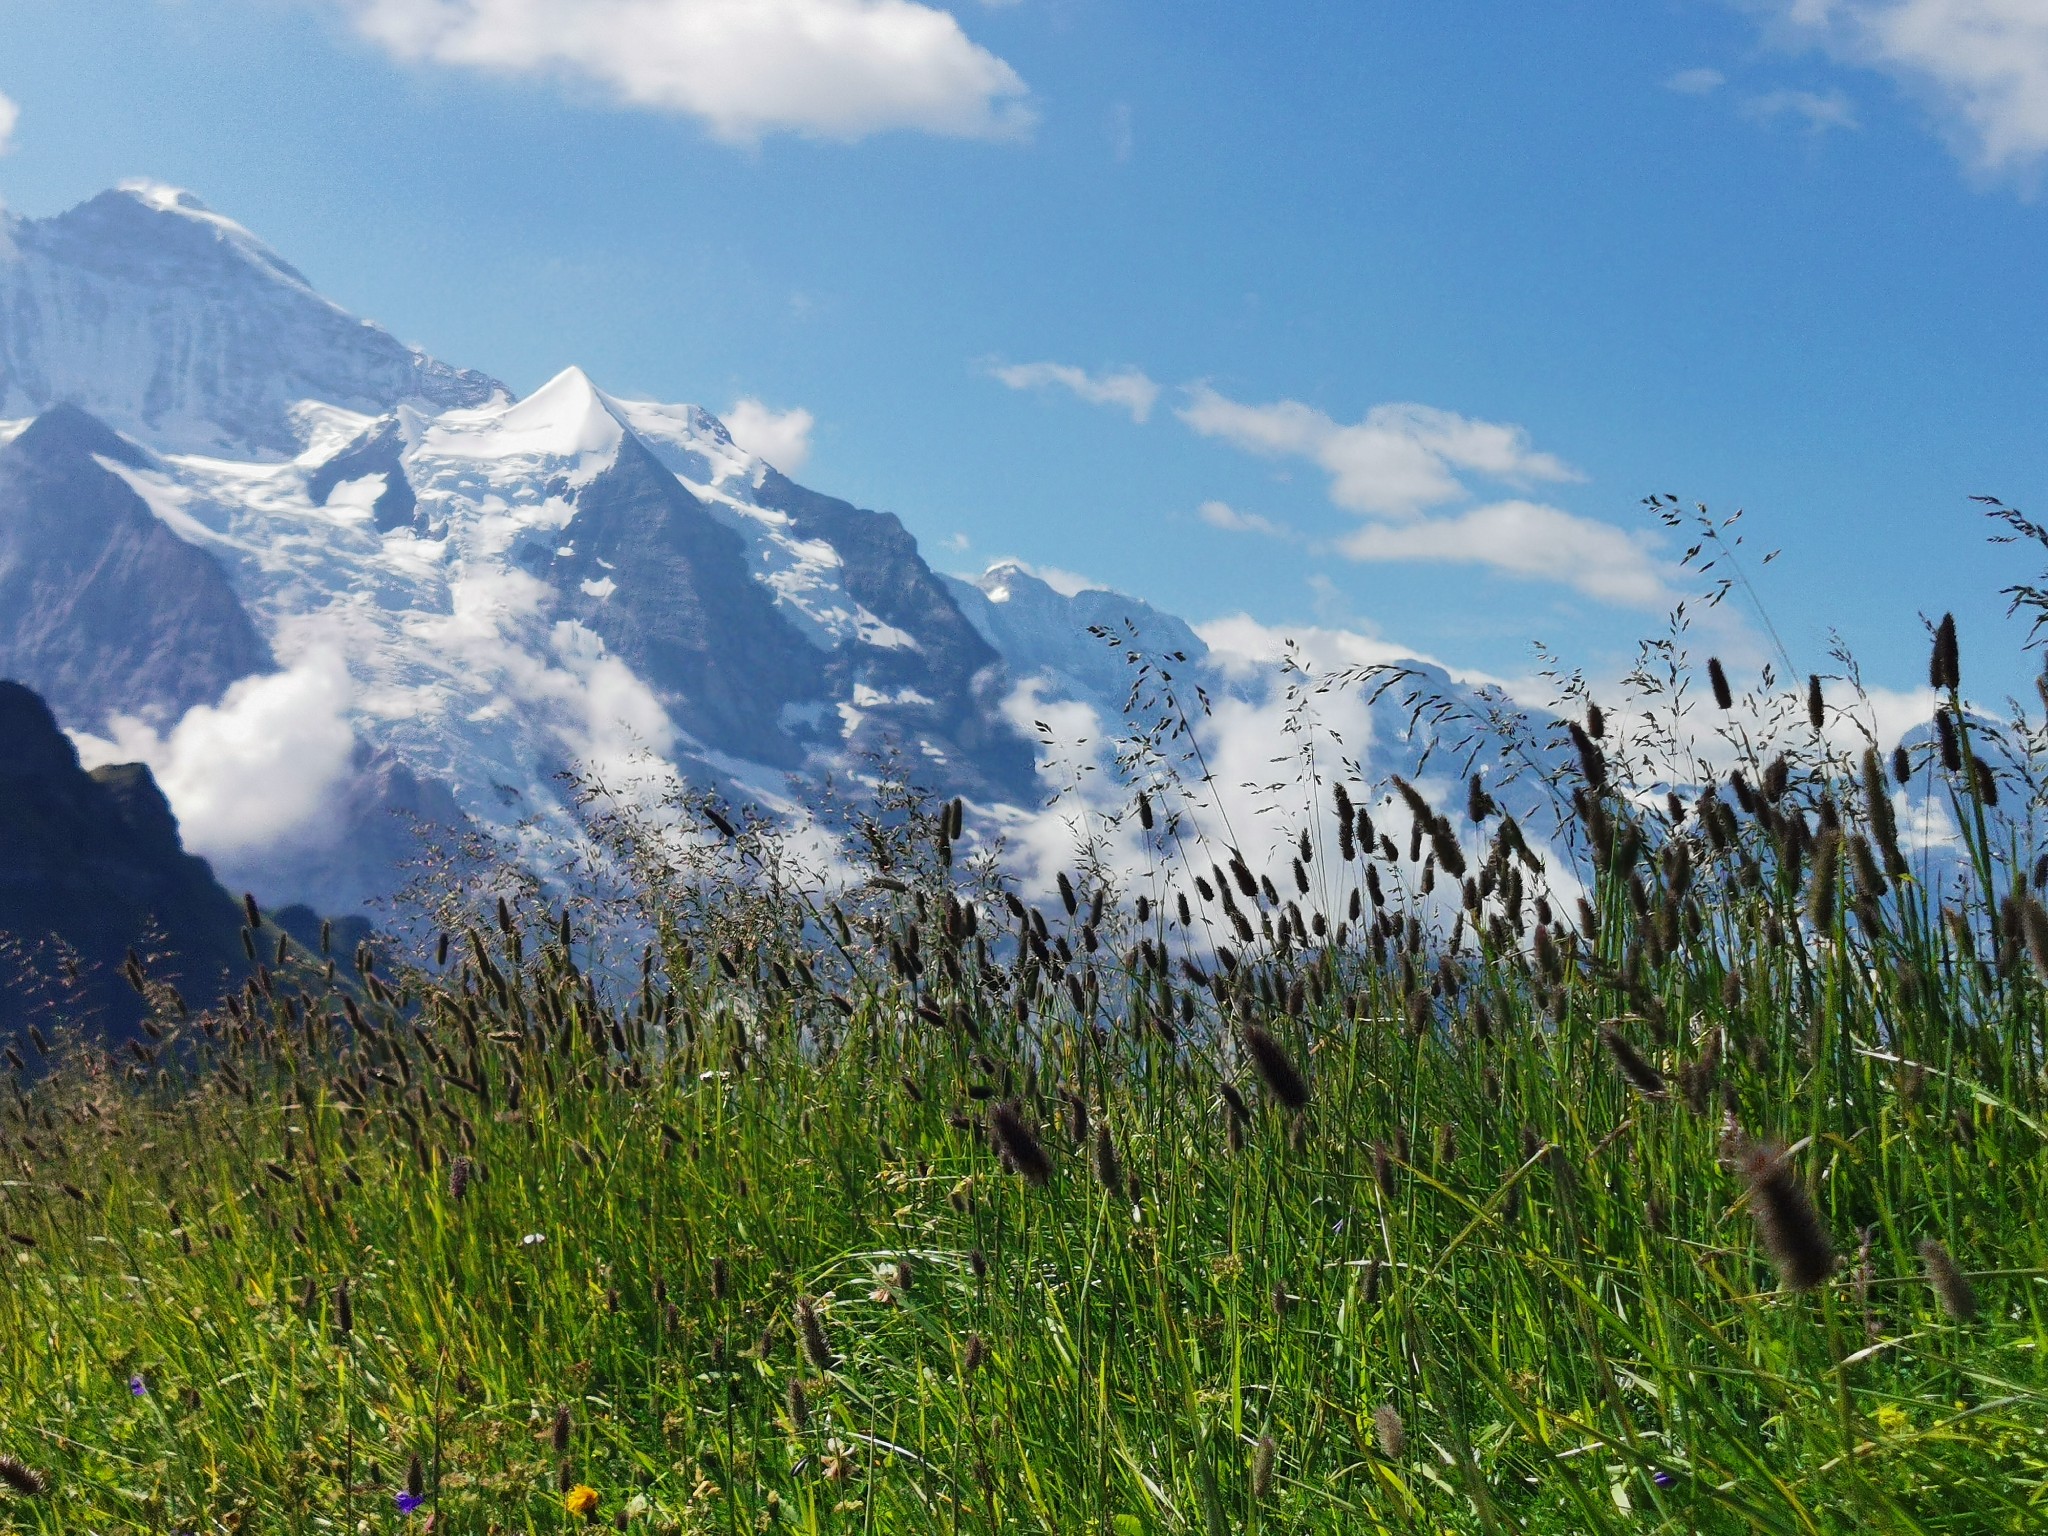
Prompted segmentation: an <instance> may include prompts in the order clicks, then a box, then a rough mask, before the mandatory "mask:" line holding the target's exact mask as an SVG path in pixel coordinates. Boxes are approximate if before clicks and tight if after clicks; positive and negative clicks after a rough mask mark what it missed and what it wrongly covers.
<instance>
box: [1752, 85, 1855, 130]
mask: <svg viewBox="0 0 2048 1536" xmlns="http://www.w3.org/2000/svg"><path fill="white" fill-rule="evenodd" d="M1742 115H1743V116H1744V117H1748V118H1754V119H1755V120H1756V121H1757V122H1760V123H1768V122H1774V121H1776V120H1778V119H1780V118H1785V117H1792V118H1797V119H1799V120H1800V121H1801V122H1803V123H1805V125H1806V126H1807V127H1808V128H1809V129H1811V130H1812V131H1813V132H1815V133H1826V132H1827V131H1828V130H1829V129H1831V128H1860V127H1862V126H1863V125H1862V124H1861V123H1859V122H1858V121H1857V120H1856V107H1855V104H1854V103H1853V102H1851V101H1850V100H1849V98H1848V97H1847V96H1845V95H1843V94H1842V92H1840V91H1825V92H1823V91H1794V90H1782V91H1766V92H1764V93H1763V94H1762V95H1760V96H1751V97H1749V98H1748V99H1747V100H1745V101H1744V102H1743V103H1742Z"/></svg>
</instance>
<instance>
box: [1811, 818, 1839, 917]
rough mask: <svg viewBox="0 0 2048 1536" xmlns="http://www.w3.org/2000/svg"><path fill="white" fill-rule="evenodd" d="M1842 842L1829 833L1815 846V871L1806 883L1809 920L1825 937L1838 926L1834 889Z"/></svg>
mask: <svg viewBox="0 0 2048 1536" xmlns="http://www.w3.org/2000/svg"><path fill="white" fill-rule="evenodd" d="M1841 847H1842V839H1841V837H1840V836H1839V835H1838V834H1835V833H1828V834H1826V835H1825V836H1823V837H1822V838H1821V839H1820V840H1819V842H1817V843H1816V844H1815V845H1814V850H1813V871H1812V873H1811V874H1810V875H1808V877H1807V882H1806V917H1807V920H1808V921H1809V922H1811V923H1812V924H1813V926H1814V929H1815V931H1816V932H1818V933H1820V934H1822V935H1826V934H1828V933H1830V932H1832V931H1833V930H1834V926H1835V894H1836V891H1835V888H1836V886H1837V884H1838V883H1839V881H1838V879H1837V873H1838V870H1837V866H1838V864H1839V862H1840V855H1841Z"/></svg>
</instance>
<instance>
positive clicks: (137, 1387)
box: [128, 1371, 149, 1397]
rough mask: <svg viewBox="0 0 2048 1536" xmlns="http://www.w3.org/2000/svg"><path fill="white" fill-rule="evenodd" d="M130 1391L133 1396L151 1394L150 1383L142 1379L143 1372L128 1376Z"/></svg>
mask: <svg viewBox="0 0 2048 1536" xmlns="http://www.w3.org/2000/svg"><path fill="white" fill-rule="evenodd" d="M128 1392H129V1395H130V1396H133V1397H147V1396H149V1383H148V1382H146V1381H144V1380H143V1379H142V1372H140V1371H137V1372H136V1373H135V1374H134V1375H133V1376H130V1377H129V1378H128Z"/></svg>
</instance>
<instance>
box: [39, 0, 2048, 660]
mask: <svg viewBox="0 0 2048 1536" xmlns="http://www.w3.org/2000/svg"><path fill="white" fill-rule="evenodd" d="M821 39H822V40H823V41H821ZM0 95H4V97H5V98H6V99H7V100H8V101H9V102H11V103H12V104H13V105H14V107H15V108H17V109H18V116H17V117H16V118H15V120H14V121H13V122H12V123H11V132H8V133H7V134H6V137H7V138H8V141H9V149H8V152H7V153H6V155H5V157H4V158H0V199H4V201H5V203H6V204H7V206H8V207H10V208H12V209H14V210H15V211H17V212H20V213H24V214H30V215H42V214H47V213H52V212H55V211H58V210H59V209H61V208H63V207H66V206H69V205H70V204H72V203H74V202H77V201H79V200H81V199H83V198H85V197H87V196H89V195H91V194H92V193H93V192H94V191H96V190H99V189H100V188H102V187H105V186H107V185H110V184H112V183H113V182H115V181H117V180H120V179H122V178H125V177H130V176H149V177H154V178H158V179H161V180H165V181H170V182H175V183H177V184H179V185H182V186H187V187H190V188H192V189H193V190H194V191H196V192H198V193H199V194H200V195H201V196H202V197H203V198H205V199H206V201H207V202H208V203H209V204H211V205H212V206H213V207H215V208H217V209H219V210H220V211H222V212H224V213H227V214H230V215H231V216H233V217H235V218H237V219H240V220H241V221H242V222H244V223H245V224H247V225H249V226H250V227H251V228H252V229H254V230H255V231H256V232H257V233H258V234H260V235H261V236H263V237H264V238H265V239H266V240H268V241H269V242H271V243H272V244H273V245H274V246H276V247H277V248H278V249H279V250H280V251H281V252H282V253H283V254H284V255H285V256H286V257H288V258H289V259H290V260H292V261H293V262H295V263H296V264H297V265H298V266H300V268H301V269H302V270H304V271H305V272H306V273H307V274H308V276H309V277H310V278H311V279H312V280H313V281H314V283H315V284H316V285H317V286H319V287H320V288H322V289H323V290H324V291H325V292H327V293H329V294H330V295H332V296H333V297H334V298H336V299H337V300H339V301H340V302H342V303H343V304H345V305H347V306H348V307H350V308H351V309H354V310H357V311H359V312H361V313H363V314H366V315H368V316H371V317H373V318H375V319H377V320H380V321H382V322H383V323H385V324H386V325H388V326H389V327H390V328H391V329H393V330H394V331H396V332H397V333H399V334H400V335H401V336H403V337H404V338H406V339H407V340H409V341H413V342H416V343H419V344H421V345H423V346H425V347H426V348H428V349H429V350H430V351H432V352H434V353H436V354H437V355H439V356H442V357H444V358H447V359H449V360H450V361H453V362H457V363H460V364H464V365H468V366H473V367H479V368H483V369H486V370H488V371H490V372H493V373H495V374H497V375H498V376H500V377H501V378H503V379H505V380H506V381H507V382H508V383H510V384H511V385H512V386H513V387H514V388H515V389H519V390H522V391H524V390H528V389H531V388H533V387H534V386H535V385H537V384H539V383H540V382H542V381H543V380H545V379H546V378H547V377H549V376H550V375H552V374H553V373H554V372H556V371H557V370H558V369H560V368H561V367H563V366H566V365H568V364H570V363H576V364H580V365H581V366H583V367H584V368H585V369H586V370H587V371H588V372H589V373H590V374H591V375H592V376H593V377H594V378H595V379H596V380H597V381H598V382H599V383H600V384H601V385H603V386H604V387H605V388H607V389H610V390H611V391H613V392H614V393H618V394H627V395H646V396H654V397H658V398H662V399H668V400H692V401H696V402H699V403H702V404H704V405H707V406H709V407H711V408H712V409H714V410H718V411H721V412H723V411H726V410H727V409H728V408H729V407H731V406H732V405H733V404H734V403H735V402H737V401H740V400H752V401H758V402H761V403H762V405H763V409H761V410H758V411H749V412H746V413H742V414H743V415H744V416H748V417H750V418H752V419H754V420H755V421H756V428H755V430H756V431H757V432H759V433H762V434H763V440H764V441H766V442H770V443H773V444H775V445H776V452H780V453H782V454H784V455H785V456H787V457H788V458H790V459H792V460H801V461H802V462H801V465H800V473H799V477H800V478H802V479H803V480H805V481H806V482H807V483H810V484H813V485H815V486H817V487H819V488H820V489H823V490H827V491H830V492H833V493H835V494H839V495H843V496H846V497H848V498H850V499H852V500H855V501H858V502H860V503H862V504H864V505H870V506H877V507H884V508H888V509H890V510H893V511H896V512H898V513H899V514H900V515H901V516H902V517H903V519H904V521H905V522H906V524H908V526H909V527H910V528H911V529H912V531H913V532H915V533H916V534H917V535H918V536H919V538H920V539H921V540H922V541H923V542H924V544H925V546H926V548H927V551H928V552H929V553H930V554H931V556H932V558H933V559H934V562H935V563H937V564H940V565H942V566H947V567H950V568H955V569H971V568H976V567H978V566H979V565H981V564H983V563H985V562H986V561H988V560H991V559H994V558H996V557H999V556H1017V557H1021V558H1023V559H1025V560H1028V561H1030V562H1033V563H1034V564H1036V565H1039V566H1043V567H1056V568H1059V569H1062V570H1066V571H1072V572H1079V573H1082V574H1084V575H1086V576H1088V577H1091V578H1094V579H1097V580H1099V581H1102V582H1104V583H1107V584H1109V585H1113V586H1117V587H1120V588H1123V589H1125V590H1128V591H1131V592H1133V593H1136V594H1138V595H1140V596H1143V597H1145V598H1147V599H1149V600H1151V601H1153V602H1156V603H1158V604H1160V605H1162V606H1165V607H1168V608H1171V609H1173V610H1175V611H1178V612H1181V613H1183V614H1185V615H1187V616H1188V617H1190V618H1194V619H1197V620H1200V619H1208V618H1214V617H1218V616H1221V615H1225V614H1230V613H1235V612H1239V611H1242V612H1246V613H1249V614H1250V615H1252V616H1253V617H1254V618H1256V619H1258V620H1259V621H1261V622H1262V623H1265V624H1268V625H1272V626H1275V627H1278V628H1281V629H1290V628H1293V627H1297V626H1310V625H1323V626H1342V627H1349V628H1352V629H1356V630H1360V631H1363V632H1365V633H1369V634H1379V635H1383V636H1385V637H1387V638H1389V639H1392V640H1394V641H1398V642H1400V643H1402V644H1406V645H1412V646H1414V647H1417V648H1419V649H1421V650H1424V651H1427V652H1429V653H1431V654H1434V655H1436V656H1439V657H1442V658H1444V659H1446V660H1450V661H1453V662H1458V663H1463V664H1465V665H1468V666H1473V667H1477V668H1483V669H1486V670H1489V671H1492V672H1495V673H1499V674H1506V675H1515V674H1521V673H1524V672H1526V671H1528V670H1529V668H1530V665H1531V660H1530V657H1531V652H1530V641H1532V640H1534V639H1541V640H1544V641H1547V642H1548V643H1549V644H1550V645H1551V646H1552V647H1553V648H1555V649H1556V650H1558V651H1559V652H1561V653H1562V654H1563V655H1564V656H1566V657H1567V658H1568V659H1570V660H1572V661H1576V662H1582V663H1584V664H1586V665H1587V666H1588V667H1589V668H1591V669H1593V670H1595V671H1607V672H1611V671H1613V670H1616V669H1617V668H1618V667H1619V666H1620V665H1621V664H1622V663H1623V661H1624V660H1625V658H1626V655H1627V651H1628V647H1629V643H1630V641H1631V640H1632V638H1633V637H1635V636H1637V635H1639V634H1642V633H1646V632H1651V631H1654V630H1656V629H1658V628H1659V627H1660V625H1661V622H1662V612H1663V609H1664V607H1665V606H1666V605H1667V604H1668V602H1669V601H1670V600H1671V598H1672V597H1673V596H1674V595H1675V594H1677V593H1678V592H1680V591H1682V590H1684V589H1685V588H1686V586H1687V583H1686V580H1685V578H1684V577H1683V576H1682V575H1679V574H1675V573H1674V572H1673V571H1672V570H1671V568H1670V566H1671V562H1672V561H1673V560H1674V559H1675V558H1676V556H1677V555H1678V554H1679V553H1681V552H1682V549H1683V544H1682V542H1680V541H1678V540H1676V539H1674V538H1672V537H1670V536H1668V535H1661V536H1660V533H1659V530H1658V529H1657V528H1656V525H1655V523H1654V522H1653V521H1652V520H1651V519H1649V518H1648V517H1647V516H1646V515H1645V514H1644V512H1643V511H1642V509H1641V508H1640V506H1639V505H1638V503H1639V500H1640V498H1641V497H1642V496H1644V495H1646V494H1648V493H1651V492H1658V491H1669V492H1675V493H1678V494H1679V495H1680V496H1682V497H1684V498H1686V499H1687V500H1688V501H1690V500H1695V499H1697V500H1702V501H1706V502H1708V503H1709V504H1711V505H1712V506H1713V507H1714V508H1716V509H1717V510H1720V511H1724V512H1725V511H1733V510H1734V509H1736V508H1737V507H1742V508H1745V509H1746V510H1747V517H1746V518H1745V520H1744V522H1743V524H1742V525H1741V526H1742V529H1743V531H1744V532H1746V534H1747V535H1748V539H1749V545H1748V551H1749V553H1750V554H1751V555H1752V556H1753V557H1760V556H1761V554H1762V553H1763V552H1764V551H1766V550H1769V549H1773V548H1776V549H1781V550H1782V554H1781V555H1780V556H1779V558H1778V559H1777V560H1776V561H1775V562H1773V563H1772V564H1771V566H1770V567H1769V569H1768V570H1767V571H1763V570H1759V571H1757V572H1756V573H1755V574H1756V576H1757V585H1758V590H1759V592H1760V593H1761V595H1762V597H1763V600H1764V603H1765V605H1766V607H1767V608H1768V610H1769V613H1770V616H1771V618H1772V620H1773V621H1774V623H1775V626H1776V628H1777V630H1778V632H1779V633H1780V634H1781V635H1782V637H1783V639H1784V642H1785V645H1786V648H1787V650H1788V651H1789V652H1790V656H1791V660H1792V662H1793V664H1794V665H1795V666H1796V667H1797V668H1798V669H1800V670H1802V671H1803V670H1806V669H1809V668H1821V669H1824V670H1831V668H1829V667H1828V664H1827V662H1826V655H1825V647H1826V642H1827V632H1828V629H1829V626H1834V627H1836V628H1838V629H1839V630H1840V631H1841V633H1842V634H1843V636H1844V637H1845V638H1846V639H1847V640H1848V641H1849V643H1850V644H1851V645H1852V646H1853V648H1854V650H1855V651H1856V652H1857V654H1858V656H1859V657H1860V658H1861V660H1862V662H1863V664H1864V666H1865V669H1866V671H1867V672H1868V673H1869V674H1870V675H1871V676H1872V677H1873V678H1874V679H1876V680H1878V681H1880V682H1883V683H1887V684H1893V685H1897V686H1901V687H1904V686H1909V685H1911V684H1913V683H1915V682H1917V681H1919V680H1920V675H1921V674H1922V672H1923V671H1924V666H1925V662H1924V655H1925V647H1924V642H1923V640H1922V637H1921V632H1920V629H1919V624H1918V621H1917V617H1916V616H1917V615H1918V614H1919V613H1921V612H1930V613H1936V614H1938V613H1939V612H1940V611H1941V610H1943V609H1944V608H1953V609H1955V610H1956V611H1957V612H1958V614H1959V615H1961V616H1962V618H1963V621H1964V637H1965V647H1966V656H1965V662H1966V668H1967V667H1969V665H1970V664H1971V663H1972V662H1973V661H1975V662H1976V664H1977V666H1978V667H1980V668H1981V670H1980V671H1978V672H1977V674H1976V677H1975V679H1974V680H1975V681H1976V682H1977V683H1978V685H1979V686H1980V687H1981V688H1983V689H1984V690H1985V691H1986V692H1995V691H2003V690H2006V689H2017V688H2020V687H2023V686H2024V684H2025V679H2026V678H2027V676H2028V670H2027V668H2028V666H2029V663H2027V662H2026V661H2024V660H2023V659H2021V658H2020V657H2019V656H2018V654H2017V642H2018V639H2019V634H2018V631H2017V630H2016V629H2014V628H2012V627H2010V626H2007V625H2006V624H2005V623H2004V621H2003V620H2002V619H2001V617H2000V615H2001V613H2002V603H2001V601H2000V599H1999V598H1998V596H1997V590H1998V588H1999V587H2000V586H2001V585H2002V584H2004V583H2005V582H2008V581H2011V580H2017V579H2025V578H2028V577H2032V576H2034V575H2036V574H2037V570H2036V567H2035V566H2034V565H2033V564H2032V563H2030V562H2029V561H2028V560H2027V559H2026V557H2025V556H2024V555H2023V554H2016V553H2015V552H2013V551H2010V550H2004V551H2001V550H1997V549H1993V548H1991V547H1989V546H1988V545H1986V544H1985V542H1984V533H1985V531H1986V530H1985V528H1984V526H1983V523H1982V519H1981V516H1980V515H1979V514H1978V513H1977V512H1976V511H1975V510H1974V509H1973V508H1972V507H1971V505H1970V504H1969V502H1968V500H1967V498H1968V497H1969V496H1970V495H1971V494H1972V493H1978V492H1985V493H1993V494H1997V495H2001V496H2003V497H2005V498H2007V499H2008V500H2011V501H2014V502H2017V503H2019V504H2021V505H2023V506H2027V507H2030V508H2031V509H2033V510H2034V511H2035V512H2036V513H2048V494H2044V493H2048V431H2044V427H2048V366H2044V361H2043V360H2044V358H2048V205H2044V202H2043V200H2042V197H2041V192H2042V181H2043V168H2044V166H2048V7H2044V6H2042V5H2040V4H2039V3H2038V0H1753V3H1743V0H1644V3H1640V4H1633V5H1617V4H1612V3H1602V4H1592V3H1584V0H1555V3H1544V4H1540V5H1531V4H1528V3H1526V0H1522V3H1482V0H1406V3H1371V0H1358V3H1352V4H1346V5H1339V6H1332V5H1328V4H1305V3H1294V0H1276V3H1272V4H1267V5H1262V6H1247V5H1243V4H1233V5H1221V4H1213V3H1207V0H1179V3H1176V4H1170V5H1169V4H1164V3H1149V0H1124V3H1109V0H1012V3H1006V4H1001V5H988V4H984V3H979V0H960V3H956V4H955V5H954V6H953V8H952V9H951V10H946V9H943V8H941V7H940V6H939V5H938V4H937V3H936V0H929V3H916V0H93V3H92V4H90V5H79V4H76V3H57V0H0ZM8 117H9V114H8V113H7V112H6V111H5V110H0V129H6V128H9V127H10V125H9V123H8ZM797 410H801V411H803V412H807V413H809V421H810V426H809V430H808V431H807V432H803V431H801V430H798V429H800V428H801V427H802V426H803V418H800V417H777V416H776V415H775V414H774V413H780V412H789V411H797ZM778 428H779V429H780V430H779V433H778V430H777V429H778ZM773 456H774V454H773V453H771V457H773ZM1713 644H1714V645H1715V646H1716V647H1719V648H1722V649H1725V650H1727V651H1728V652H1729V653H1730V654H1737V653H1742V652H1744V651H1745V650H1746V652H1747V654H1749V655H1750V656H1752V657H1754V658H1757V659H1760V658H1761V657H1763V656H1764V655H1765V654H1767V650H1766V648H1765V647H1764V645H1763V642H1762V641H1761V640H1760V639H1759V638H1758V632H1757V631H1756V630H1755V629H1754V628H1753V627H1751V626H1747V625H1744V626H1742V627H1741V632H1725V631H1724V632H1722V633H1718V634H1717V635H1716V636H1715V638H1714V640H1713Z"/></svg>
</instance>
